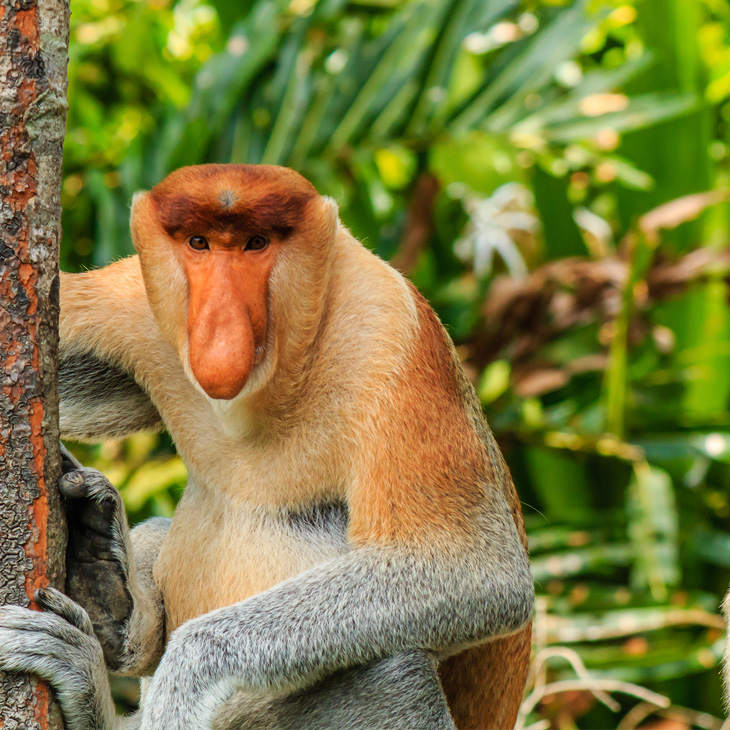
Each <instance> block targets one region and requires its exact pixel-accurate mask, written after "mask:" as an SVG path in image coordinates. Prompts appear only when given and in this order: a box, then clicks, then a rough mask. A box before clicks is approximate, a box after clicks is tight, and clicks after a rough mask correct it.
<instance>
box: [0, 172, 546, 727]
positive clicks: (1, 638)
mask: <svg viewBox="0 0 730 730" xmlns="http://www.w3.org/2000/svg"><path fill="white" fill-rule="evenodd" d="M131 227H132V237H133V240H134V244H135V247H136V249H137V251H138V254H139V255H138V256H135V257H132V258H128V259H125V260H122V261H119V262H117V263H115V264H112V265H110V266H107V267H106V268H103V269H100V270H97V271H90V272H86V273H82V274H74V275H64V276H63V278H62V284H61V358H62V360H61V393H62V404H61V427H62V432H63V433H64V434H65V435H67V436H69V437H73V438H81V439H96V438H99V437H102V436H122V435H125V434H129V433H132V432H134V431H136V430H140V429H150V428H162V427H163V426H164V427H165V428H167V429H168V430H169V431H170V433H171V434H172V436H173V438H174V440H175V443H176V445H177V448H178V451H179V453H180V455H181V456H182V458H183V460H184V461H185V464H186V466H187V468H188V471H189V475H190V479H189V482H188V486H187V488H186V490H185V493H184V495H183V497H182V499H181V501H180V504H179V505H178V508H177V511H176V513H175V516H174V518H173V520H172V521H168V520H163V519H159V518H158V519H153V520H150V521H148V522H145V523H143V524H142V525H140V526H138V527H136V528H135V529H134V530H132V531H131V533H130V532H129V531H128V528H127V522H126V517H125V514H124V508H123V506H122V502H121V500H120V497H119V495H118V494H117V492H116V491H115V490H114V488H113V487H112V486H111V485H110V484H109V483H108V482H107V481H106V479H105V478H104V477H103V476H102V475H101V474H100V473H99V472H96V471H94V470H91V469H85V468H83V467H81V465H79V464H78V463H75V462H74V461H73V459H72V457H70V455H67V457H66V460H65V466H64V472H65V474H64V477H63V478H62V479H61V485H60V486H61V489H62V491H63V493H64V494H65V495H66V498H67V505H68V511H69V521H70V533H71V535H70V539H71V542H70V546H69V551H68V585H67V592H68V595H69V597H70V598H68V597H66V596H64V595H63V594H61V593H59V592H57V591H53V590H51V589H45V590H42V591H40V592H39V595H38V601H39V603H40V604H41V605H42V606H43V608H44V609H46V610H44V611H41V612H35V611H30V610H27V609H22V608H17V607H5V608H2V609H0V668H1V669H6V670H7V669H13V670H22V671H29V672H35V673H36V674H38V675H40V676H42V677H44V678H45V679H47V680H48V681H50V682H51V684H52V685H53V687H54V688H55V690H56V692H57V694H58V698H59V700H60V704H61V708H62V710H63V713H64V716H65V720H66V727H67V728H68V730H88V729H89V728H94V729H95V730H112V728H119V727H122V726H123V727H140V728H144V730H183V729H186V730H188V729H190V728H211V727H215V728H259V727H260V728H289V729H293V728H308V729H309V730H315V729H317V728H319V729H323V728H332V729H334V728H337V729H338V730H339V729H341V728H363V729H367V730H375V729H377V728H389V729H395V728H414V729H415V728H417V729H418V730H430V729H431V728H444V729H445V728H454V726H456V727H458V728H461V729H465V728H471V729H476V728H479V729H482V730H484V729H487V728H497V729H499V730H502V729H505V730H506V729H508V728H511V727H512V726H513V724H514V721H515V717H516V713H517V708H518V705H519V702H520V698H521V693H522V689H523V686H524V682H525V678H526V673H527V668H528V662H529V651H530V646H529V645H530V640H529V639H530V620H531V617H532V608H533V586H532V580H531V577H530V570H529V565H528V559H527V552H526V548H525V535H524V529H523V525H522V517H521V512H520V505H519V502H518V499H517V496H516V494H515V490H514V487H513V485H512V481H511V479H510V475H509V472H508V470H507V468H506V466H505V463H504V461H503V459H502V456H501V455H500V453H499V450H498V448H497V446H496V444H495V441H494V438H493V436H492V434H491V432H490V430H489V428H488V426H487V424H486V421H485V420H484V417H483V415H482V411H481V408H480V404H479V401H478V399H477V397H476V395H475V393H474V390H473V388H472V386H471V385H470V384H469V382H468V380H467V379H466V377H465V375H464V372H463V370H462V368H461V366H460V364H459V360H458V358H457V356H456V354H455V352H454V348H453V346H452V343H451V341H450V340H449V337H448V336H447V334H446V333H445V331H444V329H443V328H442V326H441V325H440V323H439V321H438V319H437V318H436V316H435V315H434V313H433V311H432V310H431V309H430V308H429V306H428V304H427V303H426V301H425V300H424V299H423V297H421V296H420V294H419V293H418V292H417V291H416V290H415V289H414V288H413V287H412V286H411V285H409V284H408V282H406V281H405V280H404V279H403V277H401V276H400V275H399V274H398V273H396V272H395V271H394V270H393V269H392V268H390V267H389V266H388V265H387V264H385V263H384V262H383V261H381V260H380V259H378V258H377V257H376V256H374V255H373V254H371V253H370V252H369V251H367V250H366V249H365V248H364V247H363V246H362V245H361V244H360V243H358V242H357V241H356V240H354V239H353V237H352V236H351V234H350V233H349V232H348V231H347V229H346V228H344V227H343V226H342V224H341V223H340V222H339V220H338V215H337V208H336V206H335V203H334V202H333V201H332V200H331V199H329V198H325V197H321V196H319V195H318V194H317V192H316V191H315V189H314V188H313V187H312V185H311V184H310V183H309V182H307V181H306V180H304V179H303V178H302V177H300V176H299V175H298V174H297V173H295V172H293V171H291V170H287V169H284V168H280V167H270V166H247V165H205V166H200V167H189V168H184V169H181V170H178V171H177V172H174V173H172V174H171V175H170V176H169V177H167V178H166V179H165V180H164V181H163V182H161V183H160V184H159V185H157V186H156V187H155V188H154V189H153V190H152V191H151V192H148V193H140V194H138V195H136V196H135V198H134V202H133V207H132V221H131ZM71 599H73V600H71ZM82 607H83V608H82ZM106 666H108V667H110V668H111V669H112V670H114V671H118V672H121V673H125V674H131V675H137V676H143V677H148V679H146V680H144V681H143V696H142V706H141V709H140V711H139V713H137V714H136V715H135V716H134V717H132V718H127V719H124V720H123V719H121V718H116V717H115V715H114V709H113V704H112V700H111V695H110V692H109V685H108V679H107V674H106Z"/></svg>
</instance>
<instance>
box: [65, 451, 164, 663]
mask: <svg viewBox="0 0 730 730" xmlns="http://www.w3.org/2000/svg"><path fill="white" fill-rule="evenodd" d="M61 454H62V456H63V475H62V477H61V479H60V480H59V488H60V491H61V493H62V494H63V495H64V496H65V497H66V514H67V516H68V527H69V541H68V549H67V551H66V575H67V577H66V589H67V592H68V595H69V596H70V597H71V598H72V599H73V600H75V601H77V602H78V603H80V604H81V605H82V606H83V607H84V608H85V609H86V611H87V612H88V614H89V616H90V618H91V623H92V625H93V627H94V632H95V633H96V636H97V638H98V639H99V642H100V643H101V647H102V649H103V651H104V659H105V660H106V663H107V666H108V667H109V668H110V669H111V670H113V671H117V672H120V673H124V674H130V675H133V676H146V675H150V674H152V673H153V672H154V670H155V667H156V666H157V662H158V661H159V659H160V656H161V655H162V650H163V648H164V641H165V630H164V621H165V612H164V605H163V601H162V593H161V592H160V589H159V587H158V586H157V584H156V583H155V580H154V577H153V575H152V570H153V567H154V564H155V561H156V560H157V555H158V553H159V551H160V546H161V545H162V541H163V540H164V538H165V535H166V534H167V530H168V528H169V526H170V520H169V519H163V518H161V517H155V518H152V519H149V520H147V521H146V522H143V523H142V524H140V525H137V526H136V527H135V528H134V530H132V531H131V532H130V531H129V528H128V526H127V516H126V514H125V512H124V504H123V502H122V498H121V496H120V495H119V492H117V490H116V489H115V488H114V487H113V486H112V485H111V483H110V482H109V481H108V480H107V479H106V477H105V476H104V475H103V474H101V473H100V472H98V471H96V469H88V468H85V467H83V466H81V464H79V463H78V462H77V461H76V459H74V457H73V456H71V454H70V453H69V452H68V451H66V449H65V448H64V447H63V445H62V446H61Z"/></svg>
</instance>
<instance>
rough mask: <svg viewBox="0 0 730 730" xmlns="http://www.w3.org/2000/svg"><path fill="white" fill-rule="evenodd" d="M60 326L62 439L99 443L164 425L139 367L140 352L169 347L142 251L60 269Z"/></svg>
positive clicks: (151, 352) (147, 354)
mask: <svg viewBox="0 0 730 730" xmlns="http://www.w3.org/2000/svg"><path fill="white" fill-rule="evenodd" d="M59 329H60V338H61V342H60V366H59V390H60V399H61V407H60V417H61V433H62V435H63V436H64V437H67V438H73V439H76V440H90V441H98V440H99V439H101V438H105V437H110V438H120V437H122V436H127V435H129V434H131V433H134V432H135V431H159V430H161V429H162V428H163V424H162V420H161V418H160V415H159V413H158V412H157V409H156V408H155V406H154V405H153V404H152V402H151V401H150V399H149V397H148V395H147V393H146V391H145V389H144V386H143V384H142V383H141V377H140V374H139V373H137V372H135V368H134V364H135V363H136V362H139V361H140V355H144V356H145V358H146V359H147V360H151V359H154V357H155V354H156V353H158V351H160V350H161V348H164V344H161V342H160V337H159V332H158V329H157V325H156V323H155V320H154V316H153V315H152V312H151V311H150V308H149V304H148V303H147V296H146V294H145V289H144V283H143V281H142V273H141V271H140V268H139V261H138V259H137V257H136V256H133V257H131V258H128V259H123V260H122V261H118V262H116V263H114V264H111V265H110V266H107V267H105V268H103V269H97V270H95V271H88V272H85V273H82V274H66V273H62V274H61V316H60V323H59ZM145 358H142V359H145Z"/></svg>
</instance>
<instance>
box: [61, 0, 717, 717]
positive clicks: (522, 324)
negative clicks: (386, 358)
mask: <svg viewBox="0 0 730 730" xmlns="http://www.w3.org/2000/svg"><path fill="white" fill-rule="evenodd" d="M72 10H73V15H72V30H71V63H70V67H69V73H70V86H69V95H70V113H69V125H68V137H67V142H66V155H65V163H64V164H65V168H66V169H65V183H64V189H63V203H64V243H63V252H62V258H63V266H64V268H65V269H67V270H74V269H79V268H83V267H86V266H96V265H103V264H105V263H107V262H108V261H110V260H112V259H114V258H116V257H119V256H124V255H128V254H130V253H132V251H133V249H132V246H131V242H130V239H129V233H128V205H129V201H130V199H131V196H132V194H133V193H134V192H135V191H136V190H138V189H142V188H149V187H151V186H152V185H154V184H155V183H156V182H158V181H159V180H160V179H161V178H162V177H163V176H164V175H165V174H166V173H167V172H169V171H170V170H172V169H174V168H176V167H179V166H181V165H186V164H196V163H202V162H250V163H258V162H269V163H278V164H284V165H288V166H291V167H294V168H296V169H298V170H299V171H300V172H302V173H303V174H304V175H305V176H307V177H308V178H310V179H311V180H312V181H313V182H314V183H315V185H316V186H317V187H318V189H319V190H320V191H321V192H322V193H326V194H330V195H332V196H333V197H335V198H336V199H337V200H338V202H339V203H340V206H341V215H342V218H343V220H344V221H345V223H346V224H347V225H348V226H350V227H351V229H352V230H353V232H354V233H355V234H356V235H357V236H358V237H359V238H361V239H362V240H363V241H364V242H365V244H366V245H368V246H369V247H371V248H372V249H373V250H374V251H376V252H377V253H378V254H379V255H381V256H382V257H384V258H386V259H390V260H392V261H393V262H394V263H395V264H396V265H398V266H399V267H400V268H401V269H402V270H404V271H405V273H406V274H407V275H408V276H410V278H411V279H412V280H413V281H414V282H415V283H416V284H417V285H418V287H419V288H420V289H421V290H422V291H423V292H424V294H425V295H426V296H427V297H428V298H429V300H430V301H431V303H432V304H433V306H434V307H435V308H436V310H437V311H438V313H439V315H440V317H441V319H442V321H443V322H444V323H445V325H446V326H447V328H448V329H449V331H450V332H451V334H452V336H453V338H454V340H455V341H456V343H457V346H458V347H459V352H460V354H461V355H462V357H463V359H464V362H465V364H466V367H467V369H468V372H469V374H470V376H471V377H472V379H473V381H474V383H475V385H476V386H477V389H478V392H479V394H480V397H481V398H482V401H483V403H484V405H485V409H486V412H487V414H488V416H489V418H490V422H491V424H492V427H493V429H494V431H495V433H496V435H497V437H498V439H499V441H500V443H501V445H502V447H503V449H504V451H505V454H506V457H507V459H508V461H509V464H510V467H511V468H512V471H513V474H514V477H515V482H516V484H517V486H518V490H519V492H520V495H521V498H522V500H523V504H524V510H525V514H526V520H527V528H528V535H529V537H530V542H531V549H532V555H533V569H534V574H535V580H536V585H537V590H538V594H539V596H540V601H539V610H538V616H537V623H536V641H537V643H536V652H537V656H538V657H542V659H541V662H540V664H541V666H542V667H543V668H542V669H540V670H539V671H537V673H536V676H535V677H534V678H533V683H532V684H531V685H530V686H531V688H532V689H534V690H535V691H536V692H537V693H538V694H537V695H534V698H535V699H536V700H537V699H540V698H541V699H542V701H540V702H537V701H535V702H534V703H533V704H534V708H533V709H531V710H530V713H529V716H526V717H525V718H522V719H523V720H524V721H525V722H526V723H527V724H529V723H534V722H539V721H544V722H546V723H548V724H546V725H545V724H543V725H540V727H560V728H573V727H584V728H595V727H616V726H617V724H618V722H619V720H618V719H617V718H618V717H619V716H621V715H623V714H625V712H626V711H627V710H629V708H630V707H632V706H636V703H637V699H636V698H635V697H632V696H631V695H630V694H629V695H618V694H617V695H615V696H616V698H617V699H619V700H620V704H619V705H618V706H613V707H611V708H610V709H609V708H607V707H605V706H604V705H603V704H601V702H600V701H599V700H600V697H599V698H595V697H593V695H590V694H589V693H587V692H585V691H583V692H580V693H575V692H572V693H570V692H569V693H557V694H553V695H551V696H550V697H548V698H545V697H541V695H540V696H538V695H539V692H540V688H541V687H544V686H545V683H546V682H554V681H558V682H560V681H563V680H568V679H570V678H574V677H575V676H576V675H575V662H576V659H575V657H578V659H577V661H579V662H580V661H582V662H583V663H584V664H585V668H586V670H587V671H588V672H589V673H590V676H591V677H593V678H594V680H596V681H598V680H608V679H612V680H622V681H625V682H631V683H636V684H638V685H642V686H644V687H647V688H649V689H651V690H653V691H655V692H658V693H660V694H662V695H665V696H666V697H668V698H670V699H671V701H672V702H673V703H674V704H675V705H678V706H683V707H685V708H692V710H691V711H690V710H687V709H677V708H674V709H672V710H669V711H668V712H669V713H670V714H671V713H674V714H673V715H672V717H673V720H672V721H673V722H679V723H680V725H672V727H691V726H701V727H719V724H718V723H717V722H716V721H715V720H713V719H712V718H711V717H708V716H706V715H699V714H697V713H698V712H700V711H701V712H705V713H710V714H711V715H715V716H719V715H722V709H721V692H720V682H719V678H718V662H719V659H720V656H721V652H722V646H723V636H724V629H723V624H722V620H721V619H720V618H719V615H718V606H719V603H720V601H721V597H722V595H723V593H724V591H725V589H726V587H727V584H728V581H729V580H730V530H729V529H728V528H730V413H729V412H728V404H729V401H730V310H729V309H728V272H729V271H730V263H729V260H728V257H727V249H728V226H729V225H730V221H729V220H728V213H729V210H728V205H727V202H726V200H727V198H726V197H725V196H724V192H722V191H726V190H727V189H728V176H729V170H728V160H729V159H730V156H729V154H728V151H729V148H728V143H730V133H729V127H728V122H729V121H730V103H728V102H729V100H730V10H729V9H728V5H727V3H726V2H725V0H616V1H615V2H609V1H607V0H604V1H597V0H592V1H591V0H586V2H572V1H564V2H561V1H560V0H531V1H530V0H527V1H524V2H518V1H517V0H410V2H401V1H398V0H378V1H376V0H369V1H368V0H352V1H349V2H348V1H347V0H319V2H316V1H315V0H287V1H284V0H259V1H258V2H256V3H252V4H248V3H238V2H235V0H210V2H204V1H203V0H178V2H176V3H175V2H172V1H171V0H149V1H148V2H142V1H141V0H73V3H72ZM711 189H716V190H718V191H721V192H720V193H719V194H717V195H715V196H714V197H711V196H710V197H708V196H704V197H703V196H700V197H695V198H689V199H687V198H685V199H683V200H681V201H679V202H677V199H678V198H681V197H682V196H688V195H691V194H697V193H702V192H704V191H708V190H711ZM662 204H669V207H665V208H663V209H661V210H660V211H658V212H657V213H654V214H651V215H647V214H649V213H650V211H652V210H653V209H655V208H656V207H657V206H659V205H662ZM652 216H653V217H652ZM78 451H79V453H80V455H81V456H82V458H84V459H85V461H86V462H87V463H90V464H93V465H95V466H97V467H99V468H101V469H103V470H104V471H105V472H106V473H107V474H108V475H109V476H110V477H111V478H112V480H113V481H114V482H115V484H117V485H118V486H120V488H121V489H122V492H123V494H124V497H125V500H126V503H127V506H128V509H129V513H130V517H131V519H132V520H133V521H137V520H140V519H143V518H145V517H147V516H149V515H151V514H164V515H169V514H171V513H172V511H173V510H174V505H175V503H176V500H177V498H178V497H179V494H180V491H181V490H182V488H183V486H184V482H185V470H184V467H183V466H182V464H181V463H180V461H179V460H178V459H177V458H176V457H175V456H174V449H173V446H172V444H171V442H170V440H169V437H153V436H147V435H144V436H138V437H135V438H132V439H129V440H127V441H125V442H123V443H115V442H108V443H105V444H102V445H100V446H96V447H84V446H79V447H78ZM556 647H558V648H557V649H556ZM551 652H552V653H551ZM556 652H557V653H556ZM560 652H568V653H567V655H566V654H561V653H560ZM572 652H575V654H573V653H572ZM556 656H560V657H562V659H565V658H566V656H567V657H568V659H569V661H568V663H566V662H565V661H561V662H554V661H553V659H554V658H555V657H556ZM543 660H544V661H543ZM571 663H572V666H571ZM609 699H610V698H609ZM528 704H529V703H528ZM610 704H611V703H610V702H609V705H610ZM526 707H527V705H526ZM639 710H641V707H639V708H638V709H637V708H636V707H635V709H634V716H632V717H635V718H636V717H639V714H641V713H640V712H639ZM649 710H651V706H649V708H648V709H647V710H646V712H649ZM617 711H618V714H617ZM637 713H638V714H637ZM640 719H641V718H640V717H639V720H637V722H639V721H640ZM631 722H633V720H631V718H629V720H626V719H625V722H624V724H623V725H622V726H621V727H634V726H635V724H634V725H632V724H631ZM681 723H684V724H681ZM536 727H537V725H536ZM657 727H658V726H657ZM667 727H668V725H667Z"/></svg>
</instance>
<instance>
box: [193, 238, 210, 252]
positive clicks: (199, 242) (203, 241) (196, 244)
mask: <svg viewBox="0 0 730 730" xmlns="http://www.w3.org/2000/svg"><path fill="white" fill-rule="evenodd" d="M188 245H189V246H190V248H193V249H195V250H196V251H205V250H206V249H208V248H210V246H209V245H208V239H207V238H206V237H205V236H192V237H191V238H190V240H189V241H188Z"/></svg>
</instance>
